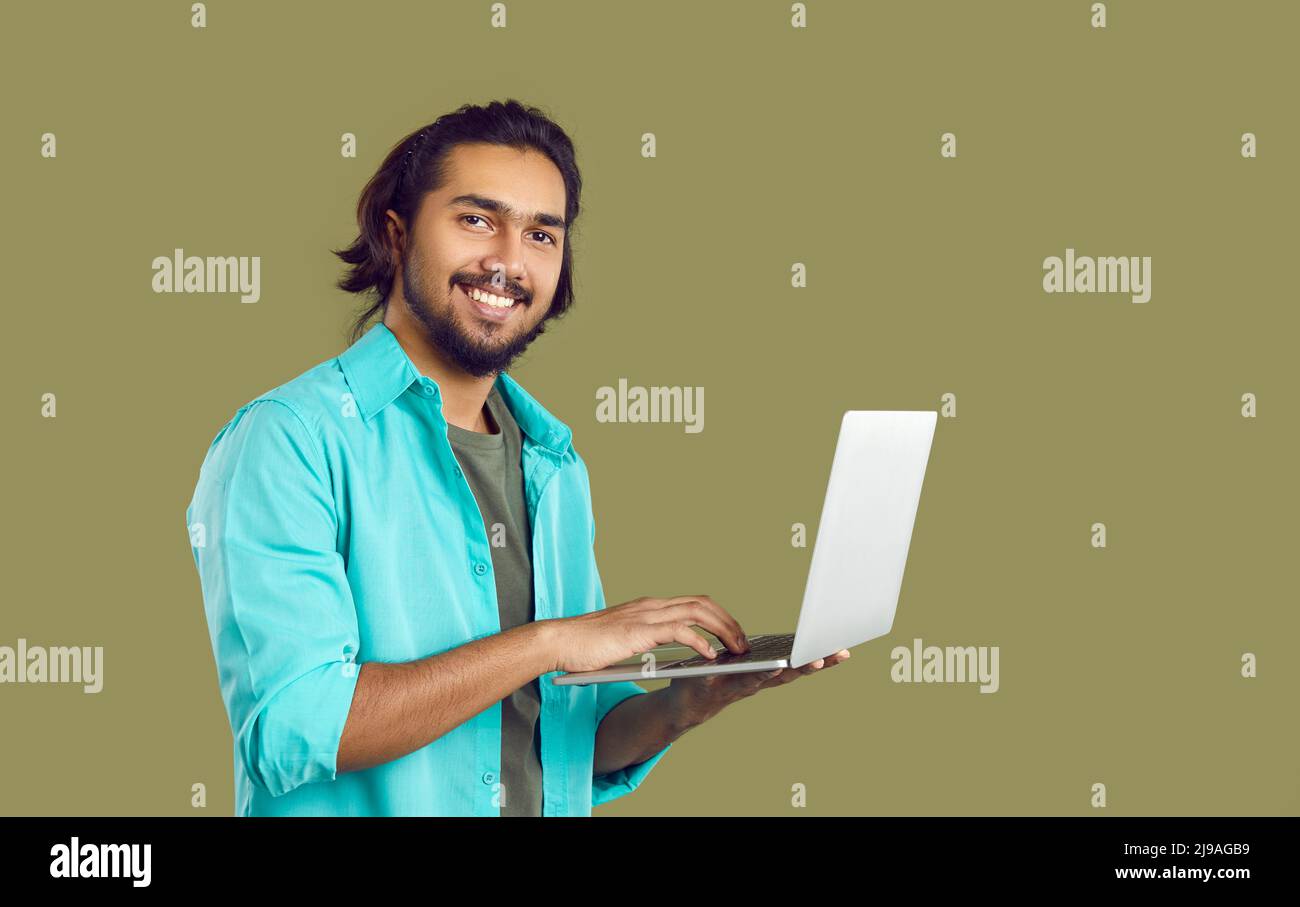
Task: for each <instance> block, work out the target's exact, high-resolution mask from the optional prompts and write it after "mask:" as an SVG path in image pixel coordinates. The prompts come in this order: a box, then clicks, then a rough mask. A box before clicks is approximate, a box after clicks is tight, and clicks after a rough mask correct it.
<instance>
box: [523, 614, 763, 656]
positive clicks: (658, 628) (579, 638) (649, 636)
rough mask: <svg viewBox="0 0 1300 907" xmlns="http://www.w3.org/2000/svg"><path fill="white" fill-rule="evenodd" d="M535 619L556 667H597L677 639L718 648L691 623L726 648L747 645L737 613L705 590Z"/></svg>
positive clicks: (702, 649) (705, 651)
mask: <svg viewBox="0 0 1300 907" xmlns="http://www.w3.org/2000/svg"><path fill="white" fill-rule="evenodd" d="M540 623H543V624H547V625H550V630H551V631H552V632H553V636H552V641H551V646H552V651H554V653H555V655H554V659H553V660H554V666H553V667H552V670H555V671H596V670H599V669H600V668H604V667H608V666H609V665H612V664H616V663H617V662H620V661H625V660H627V659H629V658H633V657H635V656H637V655H640V654H641V653H643V652H649V651H650V650H651V649H653V648H655V647H656V646H662V645H667V644H669V643H679V644H681V645H684V646H689V647H690V648H692V649H694V650H695V651H696V652H699V653H700V654H701V655H703V656H704V657H706V658H715V657H717V653H716V652H715V651H714V650H713V647H712V646H711V645H710V644H709V641H708V640H707V639H705V638H704V636H703V635H702V634H701V633H700V632H699V631H698V630H695V629H693V628H694V627H696V626H699V627H703V628H704V629H706V630H708V631H709V632H710V633H712V634H713V635H714V636H716V637H718V639H720V640H722V642H723V643H724V644H725V645H726V646H727V648H728V649H730V650H731V651H732V652H736V653H740V652H747V651H749V641H748V640H747V639H745V633H744V631H743V630H741V629H740V624H738V623H737V622H736V619H735V618H734V617H732V616H731V615H730V614H728V613H727V612H726V611H724V610H723V609H722V607H721V606H720V605H718V604H717V603H716V602H714V601H713V599H711V598H709V597H708V596H707V595H680V596H677V597H675V598H646V597H642V598H637V599H633V600H632V601H630V602H624V603H623V604H621V605H615V606H614V607H612V608H604V609H602V610H600V611H592V612H590V613H587V614H580V615H578V616H577V617H562V618H555V619H552V620H547V621H541V622H540Z"/></svg>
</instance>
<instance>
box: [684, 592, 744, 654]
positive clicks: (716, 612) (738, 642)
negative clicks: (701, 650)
mask: <svg viewBox="0 0 1300 907" xmlns="http://www.w3.org/2000/svg"><path fill="white" fill-rule="evenodd" d="M685 597H686V598H689V599H692V600H694V601H696V602H699V604H700V605H701V606H702V607H704V608H705V609H706V610H708V612H709V613H710V614H712V615H713V616H714V617H715V618H716V619H718V620H720V621H722V624H723V626H725V627H727V628H728V629H729V630H730V634H731V635H730V636H728V635H725V634H723V635H719V636H718V638H719V639H721V640H723V641H724V642H726V643H727V645H728V647H729V648H731V649H732V651H735V652H747V651H749V640H748V639H747V638H746V637H745V631H744V630H743V629H742V628H741V626H740V621H738V620H736V619H735V618H734V617H732V616H731V614H729V613H728V612H727V609H726V608H724V607H722V605H720V604H718V603H717V602H715V601H714V600H713V599H712V598H710V597H709V596H707V595H691V596H685ZM709 629H710V630H712V628H709ZM713 632H714V633H715V634H716V632H717V631H713ZM736 646H740V648H736Z"/></svg>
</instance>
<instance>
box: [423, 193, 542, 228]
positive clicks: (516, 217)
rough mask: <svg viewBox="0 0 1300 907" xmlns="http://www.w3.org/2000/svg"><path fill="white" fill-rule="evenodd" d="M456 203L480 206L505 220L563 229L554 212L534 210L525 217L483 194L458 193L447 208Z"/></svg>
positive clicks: (504, 203) (509, 206)
mask: <svg viewBox="0 0 1300 907" xmlns="http://www.w3.org/2000/svg"><path fill="white" fill-rule="evenodd" d="M456 205H469V206H472V207H475V208H482V209H483V210H484V211H491V212H493V213H494V214H499V215H501V216H502V217H504V218H505V219H506V220H513V221H522V220H525V219H527V220H529V221H530V222H531V223H534V224H541V225H542V226H543V227H554V228H555V229H557V230H563V229H565V226H564V218H562V217H556V216H555V215H554V214H545V213H543V212H541V211H536V212H534V213H533V214H532V215H531V217H528V218H525V216H524V215H523V213H522V212H520V211H517V210H515V208H514V206H512V205H509V204H507V203H506V202H502V201H498V200H497V199H495V198H488V197H487V196H484V195H472V194H471V195H458V196H456V197H455V198H453V199H452V200H451V201H449V202H448V203H447V207H448V208H452V207H455V206H456Z"/></svg>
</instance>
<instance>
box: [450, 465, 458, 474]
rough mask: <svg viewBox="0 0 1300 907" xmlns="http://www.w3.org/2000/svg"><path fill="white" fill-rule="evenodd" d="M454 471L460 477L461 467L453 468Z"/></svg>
mask: <svg viewBox="0 0 1300 907" xmlns="http://www.w3.org/2000/svg"><path fill="white" fill-rule="evenodd" d="M452 471H453V472H455V473H456V475H460V467H459V466H453V467H452Z"/></svg>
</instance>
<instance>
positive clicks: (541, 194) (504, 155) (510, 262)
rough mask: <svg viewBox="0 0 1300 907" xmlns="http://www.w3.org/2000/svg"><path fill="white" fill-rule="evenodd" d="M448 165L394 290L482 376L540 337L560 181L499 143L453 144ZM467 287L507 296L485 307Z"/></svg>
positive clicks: (544, 162) (551, 274) (550, 293)
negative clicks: (501, 303)
mask: <svg viewBox="0 0 1300 907" xmlns="http://www.w3.org/2000/svg"><path fill="white" fill-rule="evenodd" d="M448 163H449V170H450V173H449V179H448V181H447V184H446V185H444V186H443V187H442V188H441V189H439V190H437V191H436V192H430V193H428V194H427V195H426V196H425V197H424V201H423V202H422V204H421V205H420V209H419V211H418V212H417V214H416V216H415V219H414V220H415V223H414V230H413V231H410V230H408V233H407V242H406V249H405V251H404V253H403V256H402V292H403V293H404V294H405V296H406V304H407V306H408V308H409V309H410V311H411V314H412V315H413V316H414V318H415V320H416V321H417V322H418V323H419V324H420V325H422V326H423V327H424V329H425V330H426V332H427V333H428V335H429V338H430V340H431V341H432V342H433V343H434V344H435V345H436V346H437V347H438V348H439V349H441V350H442V351H443V352H444V353H445V354H446V355H447V356H448V357H449V358H450V359H451V360H452V361H453V362H455V363H456V364H457V365H459V366H460V368H462V369H464V370H465V371H466V372H467V373H469V374H471V375H473V376H474V377H476V378H482V377H486V376H488V375H491V374H494V373H496V372H502V371H505V370H507V369H508V368H509V366H510V363H511V362H512V361H514V359H515V358H516V357H518V356H519V355H520V354H521V353H522V352H523V351H524V350H525V349H526V348H527V347H528V345H529V344H530V343H532V342H533V340H534V338H536V337H537V336H538V335H539V334H540V333H542V327H543V322H545V320H546V314H547V312H549V311H550V308H551V301H552V299H553V298H554V295H555V287H556V284H557V283H558V282H559V279H560V265H561V262H562V258H563V253H564V243H565V242H566V240H567V237H566V235H565V230H564V227H563V226H562V225H561V224H562V221H563V218H564V210H565V205H564V202H565V191H564V178H563V177H562V176H561V175H560V171H559V170H558V169H557V168H556V166H555V165H554V164H553V163H551V161H550V160H549V159H548V158H547V157H545V156H544V155H542V154H539V153H537V152H536V151H532V150H527V151H516V150H514V149H513V148H506V147H504V146H501V145H487V144H479V143H475V144H472V145H458V146H456V147H455V148H453V149H452V151H451V153H450V155H449V159H448ZM470 288H477V289H480V290H483V291H485V292H489V293H493V294H494V295H496V296H497V297H513V298H514V300H515V301H514V302H513V303H512V304H511V305H510V306H509V307H508V308H499V307H493V306H491V305H489V304H488V302H486V301H483V302H479V301H476V300H474V299H473V298H471V297H470V295H469V292H468V291H469V290H470Z"/></svg>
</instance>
